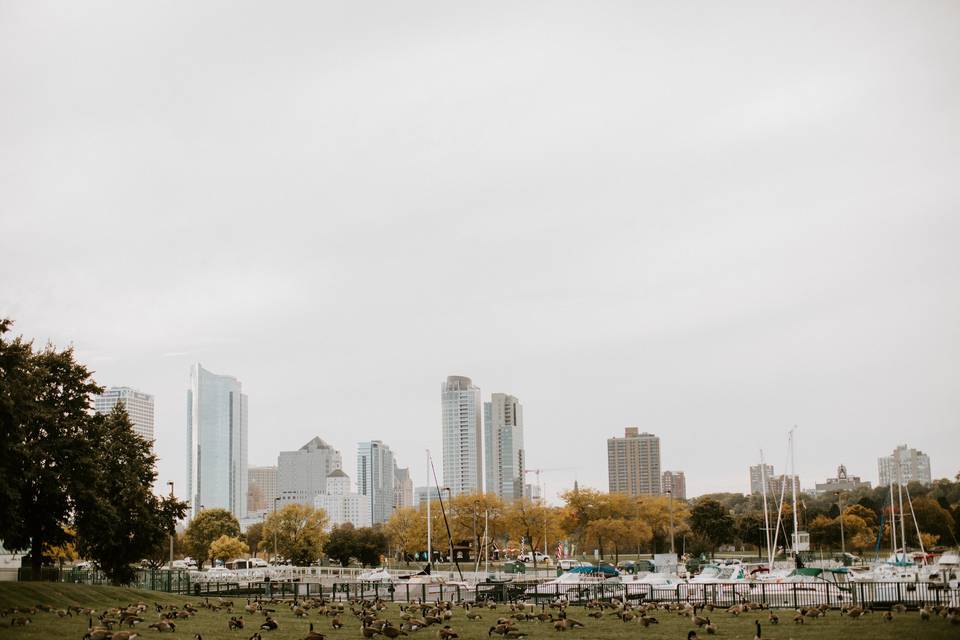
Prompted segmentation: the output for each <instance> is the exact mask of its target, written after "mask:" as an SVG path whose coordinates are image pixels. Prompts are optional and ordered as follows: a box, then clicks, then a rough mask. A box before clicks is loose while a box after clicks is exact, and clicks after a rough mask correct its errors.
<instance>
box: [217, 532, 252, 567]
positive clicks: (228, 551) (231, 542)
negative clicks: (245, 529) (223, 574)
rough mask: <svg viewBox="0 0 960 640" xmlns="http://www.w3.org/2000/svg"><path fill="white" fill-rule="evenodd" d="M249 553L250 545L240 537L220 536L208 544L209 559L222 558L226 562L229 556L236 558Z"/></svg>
mask: <svg viewBox="0 0 960 640" xmlns="http://www.w3.org/2000/svg"><path fill="white" fill-rule="evenodd" d="M247 553H250V547H248V546H247V543H245V542H244V541H243V540H241V539H240V538H234V537H232V536H220V537H219V538H217V539H216V540H214V541H213V544H211V545H210V560H211V561H214V560H222V561H224V562H226V561H227V560H229V559H230V558H238V557H240V556H242V555H245V554H247Z"/></svg>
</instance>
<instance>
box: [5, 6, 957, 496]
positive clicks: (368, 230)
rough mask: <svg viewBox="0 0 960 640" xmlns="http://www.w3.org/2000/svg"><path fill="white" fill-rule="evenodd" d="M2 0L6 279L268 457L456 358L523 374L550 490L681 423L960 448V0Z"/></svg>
mask: <svg viewBox="0 0 960 640" xmlns="http://www.w3.org/2000/svg"><path fill="white" fill-rule="evenodd" d="M723 5H724V6H723V7H721V6H720V5H719V4H716V3H697V4H693V3H690V4H688V3H675V2H664V3H661V4H654V3H636V2H623V3H605V2H588V3H561V2H542V3H528V2H519V3H518V2H502V3H498V2H483V3H453V2H429V3H428V2H356V1H349V2H302V3H297V2H283V3H278V2H260V3H253V2H162V3H160V2H150V3H147V2H126V1H124V2H62V3H48V2H39V1H33V0H31V1H26V0H21V1H18V2H13V1H9V0H2V1H0V87H2V89H0V91H2V96H3V97H2V99H0V148H2V150H3V152H2V153H0V223H2V226H0V255H2V260H0V314H3V315H9V316H12V317H13V318H14V319H15V320H16V322H17V324H16V330H17V331H18V332H21V333H24V334H26V335H28V336H31V337H35V338H37V339H38V340H39V341H41V342H43V341H46V340H48V339H49V340H52V341H54V342H55V343H57V344H58V345H61V346H62V345H65V344H67V343H70V342H72V343H73V344H74V345H75V346H76V348H77V351H78V353H79V356H80V357H81V358H82V359H83V360H85V361H86V362H88V363H89V364H90V365H91V367H92V368H93V369H95V370H96V377H97V380H98V381H99V382H101V383H102V384H107V385H114V384H116V385H121V384H125V385H132V386H135V387H138V388H140V389H142V390H144V391H148V392H150V393H153V394H155V395H156V397H157V402H158V408H159V425H158V438H159V442H158V451H159V454H160V456H161V462H160V477H159V479H158V480H159V481H160V482H165V481H166V480H170V479H172V480H176V481H177V482H178V484H179V486H183V485H182V483H183V482H184V473H185V464H184V454H185V448H186V443H185V433H186V426H185V423H186V410H185V402H186V401H185V390H186V387H187V384H188V371H189V365H190V363H191V362H194V361H197V360H199V361H201V362H202V363H203V365H204V366H205V367H207V368H208V369H210V370H212V371H214V372H217V373H229V374H232V375H235V376H237V377H238V378H240V380H241V381H242V383H243V386H244V390H245V391H246V392H247V393H248V394H249V396H250V414H251V417H250V462H251V464H269V463H275V461H276V453H277V451H278V450H280V449H289V448H296V447H299V446H300V445H302V444H303V443H304V442H306V441H307V440H309V439H310V438H311V437H313V436H314V435H320V436H322V437H323V438H324V439H326V440H328V441H330V442H331V443H333V444H334V445H335V446H337V447H338V448H339V449H340V450H341V451H342V452H343V454H344V457H345V465H346V467H347V471H348V472H349V473H350V474H351V476H353V475H354V472H355V471H354V467H355V462H354V460H355V455H356V442H357V441H358V440H361V439H370V438H380V439H383V440H384V441H386V442H387V443H388V444H389V445H391V446H392V447H393V448H394V450H395V451H396V452H397V454H398V456H399V460H400V462H401V464H409V465H411V466H412V467H413V473H414V480H415V482H416V483H417V484H422V483H423V481H424V476H425V473H424V463H423V459H424V453H423V452H424V449H425V448H426V447H430V448H432V449H433V450H434V451H436V452H437V453H438V454H439V449H440V437H439V436H440V407H439V390H440V383H441V382H442V381H443V379H444V377H445V376H446V375H448V374H462V375H469V376H471V377H473V379H474V380H475V381H476V383H477V384H479V385H480V387H481V388H482V389H483V392H484V394H485V395H487V394H489V393H491V392H494V391H505V392H510V393H513V394H515V395H517V396H518V397H520V398H521V400H522V401H523V403H524V413H525V421H526V445H527V449H528V461H529V466H530V467H549V468H554V467H576V470H575V471H567V472H554V473H550V474H545V475H544V480H545V482H546V484H547V489H548V492H549V493H553V492H554V491H555V490H558V489H560V488H563V487H568V486H570V485H572V483H573V479H574V475H575V476H576V478H577V479H579V480H580V482H581V483H582V484H584V485H590V486H595V487H599V488H606V443H605V440H606V438H607V437H609V436H611V435H618V434H622V433H623V427H624V426H625V425H638V426H640V427H641V428H642V429H645V430H649V431H653V432H655V433H657V434H659V435H660V436H661V438H662V450H663V464H664V468H665V469H682V470H684V471H686V473H687V478H688V490H689V492H690V493H691V494H694V495H695V494H698V493H703V492H707V491H713V490H737V491H746V490H747V466H748V465H749V464H751V463H755V462H756V461H757V458H758V456H759V453H758V451H759V449H760V447H764V448H765V449H766V450H767V454H768V460H769V461H771V462H772V463H773V464H774V465H775V466H776V467H777V471H778V472H779V471H780V470H781V469H782V468H783V462H784V459H785V454H786V436H785V434H786V431H787V429H788V428H789V427H790V426H791V425H793V424H798V425H800V431H799V435H798V449H797V455H798V470H799V472H800V474H801V476H802V481H803V484H804V486H809V485H812V483H813V481H814V480H815V479H822V478H823V477H825V476H826V475H828V474H830V473H831V472H832V471H833V470H834V469H835V467H836V465H837V464H839V463H841V462H843V463H846V464H847V466H848V468H849V470H850V472H851V473H854V474H858V475H862V476H864V477H865V478H867V479H870V480H872V481H874V482H876V480H877V478H876V476H877V466H876V458H877V456H878V455H881V454H885V453H888V452H889V451H890V450H892V449H893V447H894V446H895V445H896V444H898V443H901V442H907V443H909V444H910V445H911V446H915V447H918V448H920V449H923V450H924V451H927V452H929V453H930V456H931V461H932V464H933V470H934V473H935V475H938V476H944V475H948V474H949V475H951V476H952V475H953V474H955V473H957V471H958V470H960V453H958V452H960V402H958V399H960V393H958V392H960V365H958V363H960V286H958V275H960V250H958V244H960V242H958V241H960V170H958V167H960V115H958V114H960V3H957V2H952V1H943V2H896V3H886V2H862V3H856V2H843V3H837V2H820V3H817V2H796V3H771V2H755V3H723Z"/></svg>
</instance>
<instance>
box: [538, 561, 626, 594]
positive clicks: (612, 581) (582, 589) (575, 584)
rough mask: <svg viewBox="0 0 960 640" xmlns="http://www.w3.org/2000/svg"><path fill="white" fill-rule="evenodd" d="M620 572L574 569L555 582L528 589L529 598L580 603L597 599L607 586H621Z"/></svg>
mask: <svg viewBox="0 0 960 640" xmlns="http://www.w3.org/2000/svg"><path fill="white" fill-rule="evenodd" d="M622 583H623V580H622V578H621V576H620V572H619V571H617V570H616V569H611V568H610V567H574V568H572V569H571V570H570V571H567V572H565V573H562V574H560V575H559V576H557V577H556V578H554V579H553V580H547V581H545V582H541V583H540V584H537V585H533V586H531V587H528V588H527V589H526V590H525V591H524V595H525V596H526V597H528V598H534V599H537V598H539V599H544V598H560V599H563V600H566V601H567V602H579V601H582V600H586V599H590V598H593V597H597V593H598V591H602V587H603V586H605V585H620V584H622Z"/></svg>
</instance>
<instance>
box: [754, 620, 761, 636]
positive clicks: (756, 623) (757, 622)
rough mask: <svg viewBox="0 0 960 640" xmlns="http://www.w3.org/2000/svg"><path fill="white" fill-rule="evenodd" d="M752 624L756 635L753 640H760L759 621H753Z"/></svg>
mask: <svg viewBox="0 0 960 640" xmlns="http://www.w3.org/2000/svg"><path fill="white" fill-rule="evenodd" d="M753 624H755V625H757V633H756V634H755V635H754V636H753V640H760V621H759V620H754V621H753Z"/></svg>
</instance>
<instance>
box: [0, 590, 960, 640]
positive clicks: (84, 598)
mask: <svg viewBox="0 0 960 640" xmlns="http://www.w3.org/2000/svg"><path fill="white" fill-rule="evenodd" d="M141 601H142V602H144V603H146V604H148V605H151V606H150V609H149V610H148V611H147V612H146V613H145V614H144V615H143V617H144V618H146V621H145V622H143V623H142V624H140V625H138V627H136V630H138V631H139V633H140V634H141V637H150V636H160V637H161V638H166V637H170V636H172V637H175V638H176V637H179V638H187V639H192V638H193V637H194V634H197V633H199V634H200V635H201V637H202V638H203V640H218V639H225V638H231V639H234V640H236V639H240V640H247V639H248V638H250V636H251V635H253V633H254V632H255V631H256V630H257V627H258V626H259V624H260V623H261V622H262V620H263V615H262V614H254V615H251V614H246V613H244V612H243V609H242V605H243V604H245V603H246V602H245V601H243V600H236V599H235V600H234V602H235V603H236V606H235V608H234V611H233V614H232V615H243V617H244V620H245V622H246V626H245V628H244V629H243V630H241V631H229V630H228V628H227V620H228V619H229V617H230V615H231V614H230V613H227V612H226V611H220V612H214V611H210V610H207V609H203V608H200V611H199V613H197V614H196V615H195V616H193V617H191V618H189V619H186V620H182V621H178V622H177V630H176V632H174V633H170V634H167V633H164V634H160V633H159V632H157V631H156V630H154V629H150V628H146V625H148V624H150V623H151V622H152V621H154V620H155V619H156V618H157V614H156V612H155V609H154V607H153V605H154V603H159V604H161V605H171V604H174V605H178V606H180V607H182V606H183V605H184V604H186V603H190V604H193V605H194V606H196V605H198V604H199V603H201V602H203V599H201V598H191V597H186V596H170V595H167V594H163V593H158V592H153V591H135V590H132V589H120V588H114V587H92V586H85V585H72V584H58V583H0V609H9V608H12V607H33V606H37V605H38V604H44V605H51V606H53V607H56V608H66V607H68V606H70V605H76V606H81V607H91V608H94V609H98V610H103V609H106V608H109V607H115V606H126V605H129V604H133V603H137V602H141ZM273 606H274V607H275V608H276V610H277V612H276V613H275V614H274V617H275V619H276V620H277V621H278V623H279V628H278V629H277V630H276V631H270V632H266V631H263V632H261V633H262V634H263V638H264V639H265V640H269V639H281V638H304V637H305V636H306V635H307V631H308V628H309V623H310V622H311V621H312V622H313V624H314V628H315V629H316V630H317V631H320V632H322V633H323V634H325V635H326V638H327V640H341V639H342V640H362V639H363V636H362V634H361V632H360V623H359V621H358V620H357V619H356V618H354V617H353V616H352V615H351V614H350V612H349V609H348V610H347V613H346V616H344V623H345V626H344V628H343V629H340V630H334V629H332V628H331V625H330V618H328V617H324V616H322V615H320V614H318V613H317V612H316V611H310V612H309V615H308V617H307V618H306V619H297V618H296V617H295V616H294V615H293V612H292V610H291V609H290V608H289V607H288V606H286V605H284V604H282V603H280V604H276V605H273ZM479 611H480V612H481V615H482V619H481V620H476V621H474V620H468V619H467V618H466V617H465V612H464V610H463V609H461V608H459V607H455V608H454V617H453V620H451V621H450V622H449V624H450V625H451V626H452V627H453V629H454V630H455V631H456V632H457V633H458V634H459V636H460V638H461V639H463V640H486V639H487V637H488V636H487V630H488V629H489V627H490V626H491V625H492V624H493V623H494V621H495V620H496V619H497V618H498V617H502V616H509V614H510V611H509V609H508V608H507V606H506V605H499V606H498V608H497V609H496V610H488V609H480V610H479ZM587 613H588V612H587V610H585V609H584V608H582V607H570V608H569V610H568V616H569V617H570V618H573V619H576V620H578V621H581V622H583V623H584V624H585V625H586V626H585V628H583V629H575V630H571V631H566V632H558V631H555V630H554V629H553V626H552V625H550V624H549V623H538V622H519V623H517V624H518V626H519V627H520V629H521V630H522V631H523V632H524V633H526V634H527V635H528V638H530V640H536V639H540V638H558V639H559V638H562V639H563V640H577V639H583V640H587V639H589V640H594V639H598V640H628V639H630V640H633V639H635V638H650V639H651V640H653V639H660V638H669V639H675V640H685V639H686V637H687V633H688V631H690V630H692V629H694V628H695V627H694V626H693V625H692V624H691V622H690V619H689V618H688V617H681V616H679V615H677V614H676V613H672V612H667V611H657V612H656V613H655V614H653V615H655V616H656V617H657V619H658V620H659V624H657V625H650V626H649V627H647V628H644V627H642V626H641V625H639V624H637V623H635V622H633V623H624V622H621V621H620V620H619V619H617V618H615V617H613V616H610V615H604V617H603V618H602V619H601V620H594V619H593V618H589V617H587V615H586V614H587ZM380 615H381V617H385V618H388V619H390V620H392V621H393V622H394V623H396V624H397V625H399V624H400V623H401V622H402V620H401V619H400V610H399V607H398V605H395V604H394V605H390V606H389V608H388V609H387V610H386V611H384V612H382V613H381V614H380ZM703 615H709V616H710V618H711V620H712V622H713V623H714V624H715V625H717V627H718V630H717V634H716V636H708V635H707V634H706V632H704V631H702V630H700V631H699V636H700V637H701V638H707V637H716V638H730V639H734V638H743V639H745V640H751V639H752V638H753V637H754V633H755V628H754V625H753V621H754V620H755V619H759V620H760V622H761V624H762V626H763V635H762V637H763V638H764V639H766V638H771V639H774V640H776V639H781V640H784V639H797V640H802V639H804V638H810V639H813V638H826V639H837V640H840V639H842V640H859V639H867V640H899V639H901V638H923V639H924V640H926V639H930V640H937V639H940V638H944V639H947V638H949V639H952V640H957V639H960V625H951V624H950V623H948V622H947V621H946V620H944V619H942V618H939V617H935V618H934V619H933V620H930V621H926V622H924V621H922V620H921V619H920V615H919V614H918V613H917V612H908V613H904V614H898V615H895V618H894V620H893V621H892V622H885V621H884V620H883V619H882V617H881V615H880V614H879V613H873V614H869V615H866V616H864V617H862V618H860V619H859V620H851V619H849V618H847V617H841V616H840V614H839V613H838V612H837V611H830V612H829V613H828V614H827V616H826V617H825V618H820V619H816V620H808V621H807V622H806V623H805V624H803V625H802V626H801V625H794V624H793V623H790V622H781V623H780V624H779V625H771V624H768V623H767V612H766V611H756V612H752V613H747V614H744V615H741V616H739V617H735V616H733V615H731V614H727V613H724V612H722V611H719V610H717V611H714V612H712V613H708V614H703ZM29 617H30V618H31V619H32V623H31V624H30V625H28V626H26V627H11V626H10V623H11V619H12V616H7V617H4V618H0V638H2V639H3V640H28V639H37V640H39V639H48V638H76V639H77V640H79V639H80V638H82V637H83V635H84V634H85V633H86V630H87V626H88V625H87V618H86V617H84V616H80V617H76V616H75V617H72V618H71V617H66V618H60V617H58V616H57V615H56V614H54V613H45V612H42V611H41V612H38V613H36V614H32V615H30V616H29ZM780 617H781V618H783V619H784V620H789V613H788V612H786V611H781V612H780ZM436 630H437V627H436V626H433V627H428V628H427V629H423V630H421V631H417V632H414V633H411V634H410V635H411V636H420V637H421V638H423V639H424V640H426V639H428V638H429V639H431V640H434V639H436V638H437V631H436ZM494 638H498V636H494Z"/></svg>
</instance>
